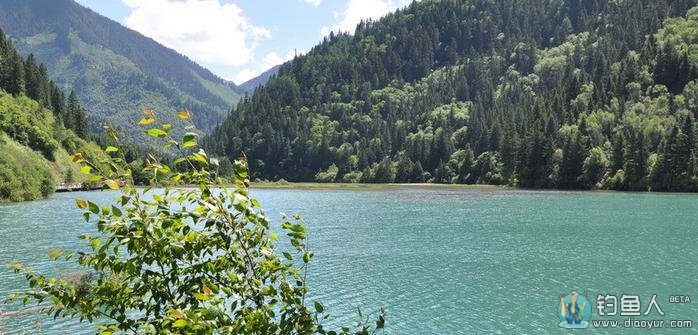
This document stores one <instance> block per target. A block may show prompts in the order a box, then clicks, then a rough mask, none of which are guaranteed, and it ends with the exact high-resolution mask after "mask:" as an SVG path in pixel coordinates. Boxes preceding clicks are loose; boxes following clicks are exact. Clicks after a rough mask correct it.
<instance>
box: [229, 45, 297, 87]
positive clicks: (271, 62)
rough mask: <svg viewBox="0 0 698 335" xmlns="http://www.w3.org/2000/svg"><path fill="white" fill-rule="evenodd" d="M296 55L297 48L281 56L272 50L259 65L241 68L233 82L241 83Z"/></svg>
mask: <svg viewBox="0 0 698 335" xmlns="http://www.w3.org/2000/svg"><path fill="white" fill-rule="evenodd" d="M298 54H301V53H300V52H299V53H298ZM295 55H296V51H295V50H291V51H289V52H287V53H286V55H284V56H281V55H279V54H278V53H276V52H273V51H272V52H270V53H268V54H267V55H266V56H264V60H263V61H262V63H261V64H260V65H259V66H257V67H255V68H248V69H243V70H240V72H238V74H237V75H236V76H235V78H234V79H233V82H234V83H236V84H238V85H240V84H242V83H244V82H246V81H248V80H250V79H252V78H254V77H256V76H258V75H260V74H262V72H264V71H266V70H269V69H271V68H272V67H274V66H276V65H279V64H283V63H285V62H286V61H289V60H291V59H293V57H294V56H295Z"/></svg>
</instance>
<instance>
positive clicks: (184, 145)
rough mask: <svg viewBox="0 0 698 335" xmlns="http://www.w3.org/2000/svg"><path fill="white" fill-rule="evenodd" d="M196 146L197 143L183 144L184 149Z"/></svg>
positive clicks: (188, 142) (187, 142)
mask: <svg viewBox="0 0 698 335" xmlns="http://www.w3.org/2000/svg"><path fill="white" fill-rule="evenodd" d="M194 146H196V141H186V142H184V143H182V148H190V147H194Z"/></svg>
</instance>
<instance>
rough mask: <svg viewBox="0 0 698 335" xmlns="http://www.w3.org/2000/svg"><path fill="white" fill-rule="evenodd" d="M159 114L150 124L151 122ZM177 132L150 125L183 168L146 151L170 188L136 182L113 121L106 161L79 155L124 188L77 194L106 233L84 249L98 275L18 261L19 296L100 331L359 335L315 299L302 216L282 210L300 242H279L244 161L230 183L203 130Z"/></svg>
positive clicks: (364, 330)
mask: <svg viewBox="0 0 698 335" xmlns="http://www.w3.org/2000/svg"><path fill="white" fill-rule="evenodd" d="M151 114H152V113H149V115H147V116H146V117H145V118H144V119H143V120H141V123H142V124H149V123H152V122H153V121H154V118H153V116H152V115H151ZM180 117H181V118H183V119H188V118H189V115H188V113H185V112H183V113H180ZM170 129H171V126H170V125H163V126H162V127H161V128H152V129H148V130H147V133H148V134H149V135H150V136H153V137H156V138H158V139H162V140H164V141H166V142H167V144H166V145H165V147H166V148H168V147H169V148H175V149H176V151H177V152H178V153H179V155H180V156H181V158H180V159H179V160H177V161H176V162H182V163H185V164H186V166H187V169H186V170H183V171H176V170H175V169H174V168H170V167H169V166H167V165H165V164H162V163H161V162H159V161H157V160H156V159H155V158H154V157H153V156H148V160H147V162H146V164H145V168H144V171H145V172H146V173H148V174H149V175H150V177H151V182H152V184H153V185H164V189H163V190H152V189H146V190H139V189H137V188H135V187H134V186H133V178H132V176H133V171H132V169H133V168H132V166H131V165H130V164H128V163H127V162H126V158H125V156H124V155H123V150H122V149H121V148H120V146H119V145H118V135H117V134H116V132H115V131H114V130H113V129H108V134H109V136H110V137H111V138H112V139H113V140H114V141H117V144H115V145H114V146H110V147H107V148H106V149H105V151H106V152H108V153H109V154H110V156H109V157H108V158H106V159H104V160H103V161H100V162H93V161H88V160H86V158H85V157H86V156H85V155H83V154H76V155H74V156H73V160H74V161H75V162H77V163H80V164H82V165H83V170H82V171H83V172H89V174H90V175H91V179H92V180H93V181H101V182H103V183H104V185H105V187H107V188H111V189H119V190H121V194H120V196H119V197H118V200H117V202H116V203H113V204H111V205H110V206H104V207H100V206H98V205H97V204H95V203H92V202H89V201H85V200H81V199H77V200H76V204H77V207H78V208H80V209H81V210H82V212H83V215H84V218H85V220H87V221H90V220H93V219H94V221H95V222H96V223H97V228H98V231H99V234H98V236H89V235H85V236H83V237H82V238H83V239H84V240H86V241H87V242H88V243H89V245H90V247H91V251H90V252H86V253H80V254H79V256H78V257H77V262H78V264H79V265H80V266H81V267H82V268H83V269H85V270H86V272H87V273H88V274H86V275H82V276H80V279H81V280H72V281H70V280H63V279H55V278H47V277H44V276H42V275H40V274H37V273H34V272H32V271H31V270H30V269H28V268H26V267H24V266H22V265H20V264H13V265H12V267H13V268H14V269H15V271H17V272H22V273H24V275H25V276H26V278H27V280H28V283H29V287H30V290H29V291H27V292H25V293H23V294H19V295H17V296H14V297H13V298H15V299H17V298H20V297H24V298H25V299H28V301H35V302H38V303H42V302H47V303H49V304H50V306H51V308H50V310H49V312H50V313H53V314H54V315H56V316H64V317H70V316H74V317H79V318H81V319H87V320H89V321H91V322H96V323H99V325H98V326H97V327H98V329H99V330H100V332H101V334H112V333H116V332H123V333H130V334H349V333H350V330H349V328H342V329H341V330H339V331H329V330H326V329H325V328H324V327H323V326H322V325H321V320H323V319H324V318H325V317H326V315H325V314H324V307H323V305H322V304H321V303H320V302H317V301H315V302H313V303H312V305H311V304H310V303H309V302H308V301H307V300H306V293H307V291H308V287H307V284H306V281H305V275H304V272H305V271H306V270H307V266H308V264H309V263H310V261H311V259H312V257H313V254H312V252H310V251H309V250H308V249H307V245H306V236H307V235H306V229H305V227H304V226H303V225H302V222H301V219H300V217H297V216H296V217H294V218H291V219H289V218H284V220H283V222H282V224H281V228H282V229H283V231H284V232H286V236H287V237H288V240H289V242H290V245H291V246H292V249H291V250H279V249H278V248H277V241H278V239H279V237H278V235H277V234H275V233H274V232H272V231H271V230H270V228H269V224H270V223H269V220H268V219H267V217H266V216H265V215H264V214H263V212H262V209H261V207H260V203H259V202H258V201H257V200H255V199H254V198H252V197H251V196H250V193H249V179H248V176H249V171H248V168H247V164H246V162H245V161H244V160H240V161H235V162H233V172H234V173H233V176H232V179H231V180H224V179H223V178H220V177H218V176H216V174H215V173H213V172H212V171H215V170H216V169H215V166H213V165H214V164H213V162H214V161H213V160H211V159H209V158H208V156H207V155H206V153H205V152H204V151H203V150H199V151H192V150H193V149H192V147H194V146H196V137H197V136H196V134H193V133H187V134H185V135H184V137H183V138H182V139H181V140H179V141H176V140H175V139H174V138H172V137H171V136H170ZM176 164H178V163H175V165H176ZM182 184H186V185H195V187H193V188H192V187H189V188H183V187H178V185H182ZM53 256H54V258H58V257H63V258H65V259H70V258H71V257H73V256H74V255H73V254H72V253H63V254H62V255H60V253H58V252H57V253H55V254H54V255H53ZM87 279H89V280H90V282H89V283H86V282H85V280H87ZM86 288H89V289H86ZM311 306H312V307H311ZM383 326H384V318H383V313H382V312H381V315H379V317H378V320H377V321H376V323H375V325H374V326H372V327H369V326H368V325H366V324H365V323H364V324H360V326H359V330H358V331H357V332H355V333H356V334H369V333H375V332H376V331H377V330H378V329H382V328H383Z"/></svg>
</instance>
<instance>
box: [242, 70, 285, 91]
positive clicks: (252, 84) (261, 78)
mask: <svg viewBox="0 0 698 335" xmlns="http://www.w3.org/2000/svg"><path fill="white" fill-rule="evenodd" d="M279 68H281V65H276V66H274V67H272V68H271V69H269V70H266V71H264V72H262V74H260V75H258V76H256V77H254V78H252V79H250V80H248V81H246V82H244V83H242V84H240V86H238V89H239V90H240V91H241V92H243V93H247V94H252V93H254V90H255V89H256V88H257V87H259V86H262V85H264V84H266V83H267V81H269V79H271V77H272V76H275V75H276V74H277V73H279Z"/></svg>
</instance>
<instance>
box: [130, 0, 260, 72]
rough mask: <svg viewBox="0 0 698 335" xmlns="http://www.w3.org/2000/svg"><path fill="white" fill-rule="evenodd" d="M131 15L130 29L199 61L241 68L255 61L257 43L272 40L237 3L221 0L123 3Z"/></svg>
mask: <svg viewBox="0 0 698 335" xmlns="http://www.w3.org/2000/svg"><path fill="white" fill-rule="evenodd" d="M122 1H123V2H124V4H126V5H127V6H128V7H129V8H130V9H131V13H130V14H129V15H128V16H127V17H126V18H125V19H124V23H125V24H126V26H127V27H129V28H131V29H134V30H136V31H138V32H140V33H142V34H143V35H146V36H148V37H150V38H152V39H154V40H156V41H158V42H160V43H162V44H163V45H165V46H167V47H169V48H172V49H175V50H177V51H178V52H180V53H182V54H184V55H186V56H188V57H190V58H192V59H193V60H195V61H198V62H207V63H211V64H219V65H234V66H240V65H245V64H248V63H249V62H250V61H252V60H253V58H254V51H255V48H256V47H257V44H258V43H259V42H260V41H262V40H268V39H271V32H270V31H269V30H268V29H265V28H262V27H257V26H255V25H253V24H252V23H250V20H249V19H248V18H247V17H246V16H244V14H243V12H242V9H241V8H240V7H238V6H237V5H235V4H232V3H226V4H222V3H221V2H220V1H219V0H184V1H175V0H122Z"/></svg>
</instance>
